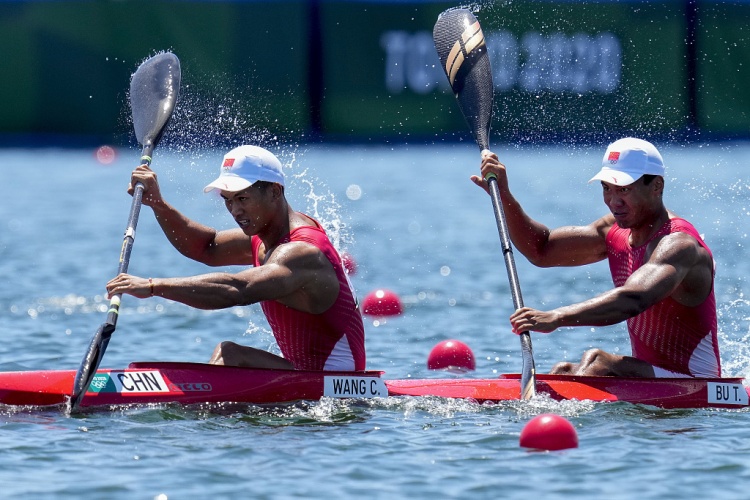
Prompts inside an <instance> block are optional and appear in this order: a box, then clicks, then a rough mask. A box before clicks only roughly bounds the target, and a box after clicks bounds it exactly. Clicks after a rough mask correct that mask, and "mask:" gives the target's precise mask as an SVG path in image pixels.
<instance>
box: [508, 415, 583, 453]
mask: <svg viewBox="0 0 750 500" xmlns="http://www.w3.org/2000/svg"><path fill="white" fill-rule="evenodd" d="M519 442H520V444H521V446H522V447H524V448H534V449H537V450H549V451H556V450H566V449H568V448H578V433H577V432H576V428H575V427H573V424H571V423H570V421H569V420H568V419H566V418H565V417H561V416H560V415H555V414H553V413H544V414H542V415H537V416H536V417H534V418H532V419H531V420H530V421H529V422H528V423H527V424H526V425H525V426H524V428H523V430H522V431H521V438H520V440H519Z"/></svg>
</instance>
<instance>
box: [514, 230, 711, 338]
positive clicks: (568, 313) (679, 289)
mask: <svg viewBox="0 0 750 500" xmlns="http://www.w3.org/2000/svg"><path fill="white" fill-rule="evenodd" d="M704 252H705V250H703V249H702V248H701V247H700V245H699V244H698V242H697V241H696V240H695V239H693V238H692V237H690V236H689V235H686V234H684V233H674V234H671V235H668V236H665V237H664V238H662V239H661V240H660V241H659V243H658V244H657V245H656V248H655V249H654V251H653V252H652V254H651V257H650V258H649V260H648V261H647V262H646V263H645V264H644V265H643V266H641V267H640V268H639V269H638V270H637V271H636V272H634V273H633V274H632V275H631V276H630V278H628V280H627V281H626V282H625V284H624V285H623V286H621V287H616V288H614V289H612V290H610V291H608V292H605V293H603V294H601V295H598V296H597V297H594V298H592V299H589V300H587V301H584V302H580V303H578V304H572V305H569V306H563V307H560V308H557V309H554V310H552V311H538V310H535V309H531V308H528V307H525V308H523V309H519V310H518V311H516V312H515V313H514V314H513V315H512V316H511V324H512V325H513V330H514V331H517V332H522V331H528V330H532V331H539V332H551V331H553V330H555V329H557V328H559V327H561V326H580V325H589V326H604V325H613V324H616V323H619V322H621V321H625V320H626V319H628V318H631V317H633V316H636V315H638V314H640V313H642V312H643V311H645V310H646V309H648V308H649V307H651V306H653V305H654V304H656V303H657V302H659V301H661V300H663V299H665V298H666V297H669V296H673V297H675V298H679V299H680V300H683V301H688V302H695V303H696V304H697V303H699V302H700V301H702V300H703V299H705V297H706V295H707V294H708V292H709V291H710V274H711V272H710V264H707V261H706V255H705V253H704ZM691 273H695V274H696V277H695V279H694V280H693V281H698V282H702V283H701V284H699V285H698V286H695V283H691V284H690V286H688V285H687V284H686V278H687V277H688V275H689V274H691Z"/></svg>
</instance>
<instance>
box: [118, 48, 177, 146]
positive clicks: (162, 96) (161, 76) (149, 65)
mask: <svg viewBox="0 0 750 500" xmlns="http://www.w3.org/2000/svg"><path fill="white" fill-rule="evenodd" d="M181 77H182V73H181V71H180V60H179V59H177V56H176V55H174V54H172V53H171V52H162V53H161V54H157V55H155V56H153V57H151V58H150V59H147V60H146V61H144V62H143V63H142V64H141V65H140V66H138V69H137V70H136V71H135V73H133V77H132V79H131V80H130V110H131V112H132V114H133V128H134V129H135V136H136V138H137V139H138V142H139V143H140V144H141V145H142V146H151V147H156V145H157V144H158V143H159V140H160V139H161V136H162V134H163V133H164V129H166V127H167V123H168V122H169V119H170V118H171V117H172V111H173V110H174V107H175V103H176V102H177V95H178V94H179V92H180V79H181Z"/></svg>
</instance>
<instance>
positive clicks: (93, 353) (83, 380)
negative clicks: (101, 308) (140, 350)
mask: <svg viewBox="0 0 750 500" xmlns="http://www.w3.org/2000/svg"><path fill="white" fill-rule="evenodd" d="M114 330H115V328H114V325H110V324H108V323H104V324H102V325H101V326H100V327H99V329H98V330H97V331H96V333H95V334H94V336H93V337H92V338H91V343H90V344H89V348H88V351H86V355H85V356H84V357H83V361H82V362H81V366H80V367H79V368H78V371H77V372H76V378H75V380H74V381H73V394H72V395H71V397H70V408H71V409H72V408H76V407H77V406H78V403H80V402H81V399H82V398H83V395H84V394H86V391H87V390H88V388H89V385H91V380H92V379H93V378H94V375H96V370H97V368H98V367H99V363H100V362H101V360H102V356H103V355H104V351H105V350H106V349H107V344H109V339H110V338H111V337H112V332H114Z"/></svg>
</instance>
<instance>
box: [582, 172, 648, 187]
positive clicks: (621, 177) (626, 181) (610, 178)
mask: <svg viewBox="0 0 750 500" xmlns="http://www.w3.org/2000/svg"><path fill="white" fill-rule="evenodd" d="M642 176H643V174H636V175H635V177H633V175H631V174H629V173H628V172H622V171H620V170H614V169H611V168H606V167H605V168H603V169H601V170H600V171H599V173H598V174H596V175H595V176H593V177H592V178H591V179H590V180H589V183H591V182H594V181H603V182H606V183H608V184H614V185H615V186H628V185H630V184H632V183H634V182H635V181H637V180H638V179H640V178H641V177H642Z"/></svg>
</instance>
